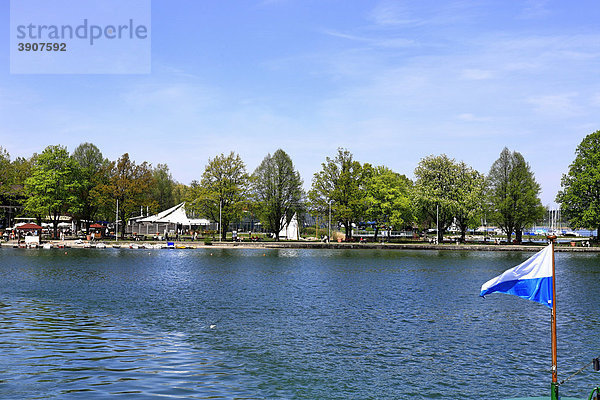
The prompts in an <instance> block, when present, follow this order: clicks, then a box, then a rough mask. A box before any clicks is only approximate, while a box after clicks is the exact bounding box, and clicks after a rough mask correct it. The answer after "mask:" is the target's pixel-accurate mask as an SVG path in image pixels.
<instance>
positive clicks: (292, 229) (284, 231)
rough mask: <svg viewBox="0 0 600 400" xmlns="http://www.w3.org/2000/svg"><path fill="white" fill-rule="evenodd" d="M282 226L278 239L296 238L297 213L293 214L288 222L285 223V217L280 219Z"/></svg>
mask: <svg viewBox="0 0 600 400" xmlns="http://www.w3.org/2000/svg"><path fill="white" fill-rule="evenodd" d="M282 225H283V228H281V232H279V238H280V239H288V240H298V236H299V235H298V214H294V216H293V217H292V219H291V220H290V222H289V223H288V224H286V223H285V217H283V220H282Z"/></svg>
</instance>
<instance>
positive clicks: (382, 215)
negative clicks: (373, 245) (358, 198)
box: [364, 165, 413, 240]
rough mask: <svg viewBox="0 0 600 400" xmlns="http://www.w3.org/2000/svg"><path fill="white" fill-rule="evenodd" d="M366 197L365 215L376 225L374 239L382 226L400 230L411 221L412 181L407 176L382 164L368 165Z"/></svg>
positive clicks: (366, 169) (366, 170) (366, 167)
mask: <svg viewBox="0 0 600 400" xmlns="http://www.w3.org/2000/svg"><path fill="white" fill-rule="evenodd" d="M364 168H365V175H366V176H367V178H366V182H365V197H364V201H365V203H366V205H367V209H366V212H365V217H366V218H367V219H368V220H369V221H374V222H375V223H376V224H375V240H377V235H378V232H379V227H380V225H383V224H385V225H387V226H388V227H389V226H394V227H396V228H397V229H401V228H403V227H404V226H405V225H407V224H410V223H412V221H413V216H412V208H411V204H410V190H411V187H412V182H411V181H410V179H408V178H407V177H406V176H404V175H400V174H398V173H396V172H394V171H392V170H391V169H389V168H387V167H384V166H379V167H375V168H372V167H370V166H369V165H366V166H365V167H364Z"/></svg>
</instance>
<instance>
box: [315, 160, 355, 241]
mask: <svg viewBox="0 0 600 400" xmlns="http://www.w3.org/2000/svg"><path fill="white" fill-rule="evenodd" d="M321 166H322V169H321V171H319V172H317V173H316V174H315V175H314V177H313V181H312V189H311V190H310V192H309V199H310V201H311V204H312V207H313V208H315V209H317V210H318V211H320V212H321V213H322V214H326V213H327V210H328V208H329V205H330V204H331V211H332V214H333V215H332V217H333V219H334V220H336V221H338V222H339V223H340V224H341V225H342V226H343V227H344V229H345V231H346V240H352V225H353V224H354V223H356V222H359V221H360V220H361V218H362V217H363V215H364V211H365V208H366V203H365V201H364V194H365V192H364V184H365V180H366V179H365V178H366V177H365V174H364V171H363V167H362V165H361V164H360V163H359V162H358V161H355V160H353V157H352V153H350V152H349V151H348V150H346V149H342V148H340V149H338V154H337V156H336V157H335V158H333V159H331V158H329V157H327V158H326V161H325V162H324V163H322V164H321ZM330 202H331V203H330Z"/></svg>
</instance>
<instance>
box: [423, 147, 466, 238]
mask: <svg viewBox="0 0 600 400" xmlns="http://www.w3.org/2000/svg"><path fill="white" fill-rule="evenodd" d="M458 171H459V167H458V165H457V163H456V162H455V161H454V159H450V158H448V156H446V155H445V154H442V155H440V156H433V155H431V156H428V157H425V158H423V159H421V161H420V162H419V164H418V166H417V168H416V169H415V177H416V178H417V180H416V182H415V189H414V193H413V206H414V209H415V212H416V213H417V214H418V215H419V216H420V217H421V219H425V220H428V221H430V222H431V223H437V222H438V221H439V224H438V227H439V229H438V233H437V238H438V243H441V242H442V241H443V239H444V231H445V230H446V229H447V228H448V227H449V226H450V225H451V224H452V222H453V220H454V216H455V215H456V210H457V208H458V207H457V199H458V196H459V193H458V179H457V177H458Z"/></svg>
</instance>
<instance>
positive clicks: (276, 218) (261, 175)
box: [251, 149, 303, 240]
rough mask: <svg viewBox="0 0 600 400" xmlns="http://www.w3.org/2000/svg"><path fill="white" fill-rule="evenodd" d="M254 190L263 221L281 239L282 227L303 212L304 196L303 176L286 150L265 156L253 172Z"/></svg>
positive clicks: (254, 197) (254, 198) (257, 211)
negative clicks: (296, 214) (295, 215)
mask: <svg viewBox="0 0 600 400" xmlns="http://www.w3.org/2000/svg"><path fill="white" fill-rule="evenodd" d="M251 191H252V200H253V203H254V207H255V209H256V213H257V215H258V217H259V219H260V221H261V222H262V223H263V225H264V226H265V227H266V229H267V230H268V231H269V232H272V233H273V234H274V235H275V238H276V240H279V233H280V232H281V229H282V228H283V227H284V226H286V225H287V224H288V223H289V222H290V221H291V220H292V218H293V216H294V214H295V213H299V212H300V211H301V208H302V207H301V201H302V196H303V192H302V179H300V174H299V173H298V171H296V170H295V169H294V164H293V163H292V159H291V158H290V156H288V155H287V153H286V152H285V151H283V150H281V149H279V150H277V151H276V152H275V153H274V154H273V155H272V156H271V154H268V155H267V156H266V157H265V158H264V160H263V161H262V162H261V163H260V165H259V166H258V167H257V168H256V170H255V171H254V173H253V174H252V190H251Z"/></svg>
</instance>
